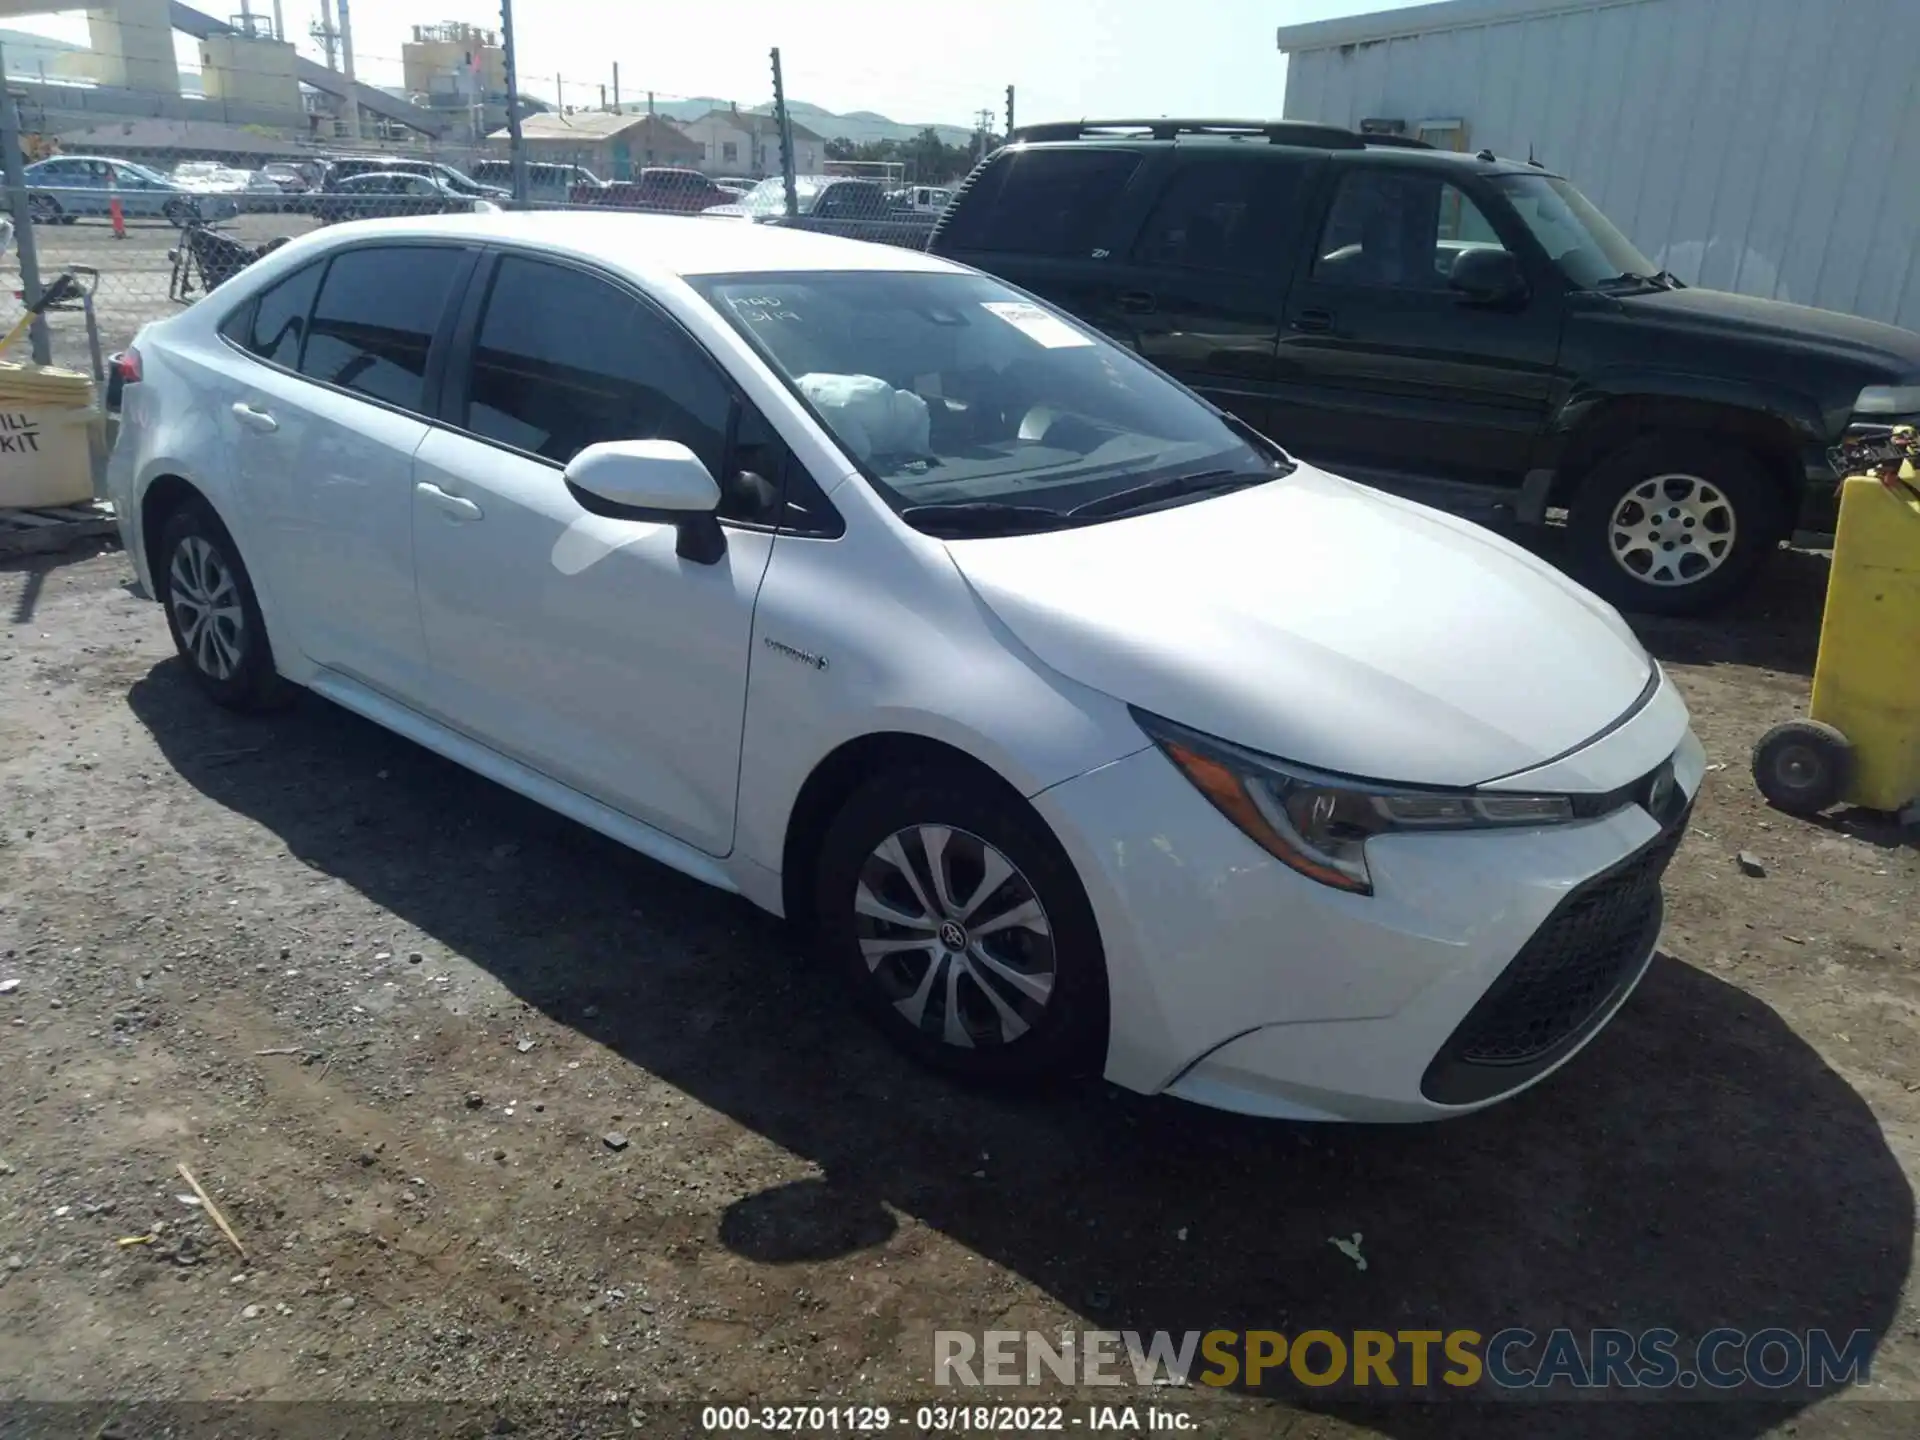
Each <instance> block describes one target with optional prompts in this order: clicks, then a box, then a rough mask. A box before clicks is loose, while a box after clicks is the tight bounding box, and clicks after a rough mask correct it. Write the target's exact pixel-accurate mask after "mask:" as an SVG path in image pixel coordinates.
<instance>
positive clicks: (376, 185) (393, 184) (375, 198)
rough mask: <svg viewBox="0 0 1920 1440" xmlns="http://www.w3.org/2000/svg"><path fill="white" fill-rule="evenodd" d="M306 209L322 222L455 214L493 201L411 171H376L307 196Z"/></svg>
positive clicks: (490, 206)
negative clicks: (461, 191)
mask: <svg viewBox="0 0 1920 1440" xmlns="http://www.w3.org/2000/svg"><path fill="white" fill-rule="evenodd" d="M304 203H305V208H306V210H307V211H308V213H310V214H311V215H313V216H314V218H315V219H317V220H319V222H320V223H321V224H322V225H332V224H336V223H338V222H339V221H342V220H372V219H378V218H381V217H385V216H390V215H456V214H461V213H464V212H467V211H471V210H474V209H476V208H478V207H481V206H485V207H487V208H488V209H494V208H497V207H495V206H494V204H493V202H492V201H490V200H484V199H476V198H474V197H473V196H470V195H462V194H460V193H459V192H458V191H456V190H454V189H453V188H452V187H451V186H449V185H446V184H444V183H442V182H441V181H439V180H437V179H434V178H433V177H431V176H427V175H416V174H414V173H413V172H412V171H408V170H377V171H374V172H372V173H371V174H366V175H354V176H351V177H350V178H348V179H345V180H342V181H340V182H338V183H337V184H334V185H331V186H329V187H328V188H327V189H325V190H323V191H321V192H320V193H319V194H317V195H308V196H306V197H305V201H304Z"/></svg>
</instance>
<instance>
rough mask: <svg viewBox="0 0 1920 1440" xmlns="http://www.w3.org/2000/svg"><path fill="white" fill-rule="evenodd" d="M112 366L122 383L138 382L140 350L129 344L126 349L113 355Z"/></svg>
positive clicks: (134, 383) (133, 383) (132, 383)
mask: <svg viewBox="0 0 1920 1440" xmlns="http://www.w3.org/2000/svg"><path fill="white" fill-rule="evenodd" d="M113 368H114V373H116V374H117V375H119V377H120V381H121V383H122V384H124V385H137V384H139V383H140V352H139V351H138V350H135V349H133V348H132V347H131V346H129V347H128V348H127V349H126V350H124V351H122V352H121V353H120V354H118V355H116V356H114V357H113Z"/></svg>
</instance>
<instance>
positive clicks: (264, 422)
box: [233, 400, 280, 435]
mask: <svg viewBox="0 0 1920 1440" xmlns="http://www.w3.org/2000/svg"><path fill="white" fill-rule="evenodd" d="M233 418H234V419H236V420H238V421H239V422H240V423H241V424H242V425H244V426H246V427H247V428H248V429H249V430H258V431H259V432H260V433H261V434H262V435H271V434H272V433H273V432H274V431H276V430H278V429H279V428H280V422H279V421H278V420H276V419H274V418H273V416H271V415H269V414H268V413H267V412H266V411H265V410H261V409H258V408H256V407H255V406H253V405H249V404H248V403H247V402H246V401H245V400H236V401H234V402H233Z"/></svg>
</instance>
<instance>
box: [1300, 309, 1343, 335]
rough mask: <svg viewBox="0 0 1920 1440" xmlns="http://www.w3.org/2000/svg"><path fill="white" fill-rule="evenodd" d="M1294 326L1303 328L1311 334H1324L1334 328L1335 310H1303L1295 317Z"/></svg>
mask: <svg viewBox="0 0 1920 1440" xmlns="http://www.w3.org/2000/svg"><path fill="white" fill-rule="evenodd" d="M1293 328H1294V329H1296V330H1303V331H1305V332H1306V333H1307V334H1309V335H1324V334H1326V333H1327V331H1329V330H1331V329H1333V312H1332V311H1330V310H1302V311H1301V312H1300V313H1299V314H1297V315H1295V316H1294V317H1293Z"/></svg>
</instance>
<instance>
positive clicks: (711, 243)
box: [334, 210, 965, 280]
mask: <svg viewBox="0 0 1920 1440" xmlns="http://www.w3.org/2000/svg"><path fill="white" fill-rule="evenodd" d="M334 233H336V234H339V235H341V236H342V237H343V238H344V237H345V236H346V235H347V234H348V233H351V234H353V235H354V236H356V237H358V238H363V239H364V238H371V237H373V236H375V235H385V236H389V237H392V238H395V239H402V238H406V239H444V240H456V241H467V242H473V241H487V240H497V241H499V242H501V243H503V244H517V245H528V246H533V247H537V248H539V249H544V250H551V251H553V252H554V253H556V254H559V255H568V256H572V257H575V258H577V259H583V260H591V261H598V262H600V263H601V264H606V265H613V266H617V267H618V268H620V269H623V270H628V271H631V272H633V273H635V274H638V275H642V276H645V277H647V278H648V279H654V280H666V279H672V278H675V277H680V276H687V275H729V274H752V273H754V272H758V271H792V270H820V271H827V270H871V271H875V272H888V271H891V272H895V273H899V272H935V273H949V274H961V273H965V267H964V266H960V265H955V264H952V263H951V262H949V261H946V260H942V259H940V258H939V257H938V256H935V255H929V254H927V253H926V252H925V251H922V250H908V249H905V248H903V247H900V246H897V245H875V244H869V243H867V242H866V241H862V240H848V239H844V238H842V237H841V236H838V235H822V234H819V233H818V232H815V231H810V230H789V229H786V228H784V227H781V226H775V225H755V224H752V223H750V222H748V221H746V220H741V219H736V218H733V217H719V216H712V217H703V216H699V215H632V214H622V213H620V212H618V211H605V210H602V211H599V212H595V211H593V210H504V211H497V212H494V213H492V214H479V215H419V216H406V217H403V218H401V219H396V220H369V221H363V222H360V223H357V224H355V225H354V226H352V227H351V231H350V232H349V231H347V230H341V231H336V232H334Z"/></svg>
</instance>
